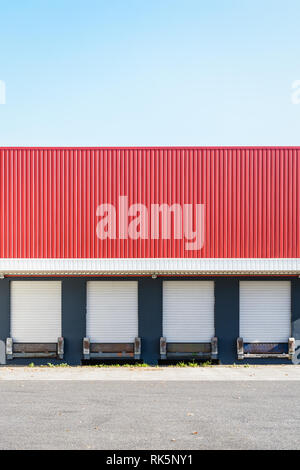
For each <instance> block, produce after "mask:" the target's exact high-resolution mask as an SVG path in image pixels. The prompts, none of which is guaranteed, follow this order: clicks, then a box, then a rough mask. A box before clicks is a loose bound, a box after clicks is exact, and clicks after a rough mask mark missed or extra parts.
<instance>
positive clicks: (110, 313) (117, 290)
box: [87, 281, 138, 343]
mask: <svg viewBox="0 0 300 470" xmlns="http://www.w3.org/2000/svg"><path fill="white" fill-rule="evenodd" d="M87 336H88V337H89V338H90V341H91V342H92V343H109V342H111V343H118V342H120V343H126V342H129V343H131V342H133V341H134V338H135V337H136V336H138V283H137V282H136V281H120V282H119V281H90V282H88V283H87Z"/></svg>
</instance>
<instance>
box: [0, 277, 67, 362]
mask: <svg viewBox="0 0 300 470" xmlns="http://www.w3.org/2000/svg"><path fill="white" fill-rule="evenodd" d="M10 306H11V313H10V337H9V338H7V340H6V354H7V358H8V359H13V358H14V357H58V358H60V359H62V357H63V349H64V341H63V338H62V308H61V282H60V281H12V282H11V288H10Z"/></svg>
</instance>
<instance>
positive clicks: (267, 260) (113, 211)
mask: <svg viewBox="0 0 300 470" xmlns="http://www.w3.org/2000/svg"><path fill="white" fill-rule="evenodd" d="M0 182H1V184H0V277H1V279H0V364H3V365H5V364H11V365H13V364H26V363H29V362H34V363H35V364H39V363H47V362H67V363H69V364H80V363H85V362H86V361H106V360H117V361H125V362H128V361H129V360H130V361H131V360H132V361H134V360H136V361H144V362H147V363H150V364H156V363H158V362H161V363H164V362H165V361H177V360H182V359H186V360H193V359H196V360H205V361H206V360H213V361H218V362H220V363H223V364H232V363H245V362H247V363H258V364H260V363H266V362H267V363H291V362H292V363H298V362H299V361H298V354H299V344H300V279H299V276H300V243H299V241H300V219H299V208H300V189H299V182H300V148H292V147H287V148H279V147H278V148H277V147H270V148H266V147H262V148H253V147H251V148H234V147H232V148H200V147H193V148H191V147H186V148H183V147H182V148H173V147H170V148H0Z"/></svg>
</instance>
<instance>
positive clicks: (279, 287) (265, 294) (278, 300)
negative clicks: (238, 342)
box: [240, 281, 291, 343]
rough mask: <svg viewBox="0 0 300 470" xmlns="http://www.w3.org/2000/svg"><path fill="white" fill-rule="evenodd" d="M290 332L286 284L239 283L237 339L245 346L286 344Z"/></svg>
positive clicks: (289, 286)
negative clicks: (255, 343) (238, 327)
mask: <svg viewBox="0 0 300 470" xmlns="http://www.w3.org/2000/svg"><path fill="white" fill-rule="evenodd" d="M290 333H291V285H290V282H289V281H241V282H240V336H241V337H242V338H243V339H244V342H245V343H247V342H248V343H251V342H266V343H268V342H270V343H273V342H274V343H286V342H288V338H289V337H290Z"/></svg>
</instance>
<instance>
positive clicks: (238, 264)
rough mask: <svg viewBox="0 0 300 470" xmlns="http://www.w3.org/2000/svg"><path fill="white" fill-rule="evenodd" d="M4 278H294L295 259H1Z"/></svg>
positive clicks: (298, 264) (299, 265) (299, 266)
mask: <svg viewBox="0 0 300 470" xmlns="http://www.w3.org/2000/svg"><path fill="white" fill-rule="evenodd" d="M0 273H4V274H41V273H45V274H62V275H63V274H153V273H157V274H182V273H187V274H228V273H230V274H298V273H300V259H298V258H287V259H281V258H269V259H268V258H267V259H266V258H264V259H259V258H252V259H249V258H247V259H241V258H198V259H192V258H160V259H158V258H157V259H151V258H121V259H120V258H104V259H83V258H81V259H15V258H14V259H13V258H11V259H2V260H0Z"/></svg>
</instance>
